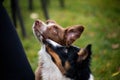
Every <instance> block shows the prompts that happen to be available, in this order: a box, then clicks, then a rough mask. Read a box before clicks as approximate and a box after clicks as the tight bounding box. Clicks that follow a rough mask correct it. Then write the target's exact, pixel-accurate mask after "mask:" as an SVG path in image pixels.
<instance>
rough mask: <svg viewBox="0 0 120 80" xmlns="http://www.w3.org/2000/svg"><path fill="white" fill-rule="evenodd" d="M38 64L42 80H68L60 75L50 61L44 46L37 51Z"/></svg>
mask: <svg viewBox="0 0 120 80" xmlns="http://www.w3.org/2000/svg"><path fill="white" fill-rule="evenodd" d="M39 64H41V75H42V79H43V80H70V79H67V78H66V77H65V76H63V75H62V73H61V72H60V70H59V69H58V67H57V66H56V65H55V64H54V62H53V61H52V59H51V56H50V55H49V54H48V53H47V51H46V49H45V46H44V45H43V46H42V47H41V50H40V51H39Z"/></svg>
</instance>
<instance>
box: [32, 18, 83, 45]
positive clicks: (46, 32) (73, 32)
mask: <svg viewBox="0 0 120 80" xmlns="http://www.w3.org/2000/svg"><path fill="white" fill-rule="evenodd" d="M83 30H84V27H83V26H80V25H75V26H71V27H68V28H62V27H61V26H60V25H58V24H57V23H56V22H55V21H53V20H47V22H46V23H44V22H43V21H41V20H36V21H35V22H34V24H33V32H34V34H35V36H36V37H37V38H38V39H39V41H40V42H41V41H43V39H51V40H53V41H55V42H57V43H59V44H61V45H65V46H69V45H71V44H72V43H73V42H74V41H75V40H76V39H78V38H79V37H80V35H81V33H82V32H83Z"/></svg>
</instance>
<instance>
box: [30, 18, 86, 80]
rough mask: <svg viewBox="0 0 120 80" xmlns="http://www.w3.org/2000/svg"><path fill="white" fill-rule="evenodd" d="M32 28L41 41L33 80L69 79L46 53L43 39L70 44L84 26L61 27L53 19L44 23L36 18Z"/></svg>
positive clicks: (64, 44)
mask: <svg viewBox="0 0 120 80" xmlns="http://www.w3.org/2000/svg"><path fill="white" fill-rule="evenodd" d="M32 28H33V33H34V35H35V36H36V38H37V39H38V40H39V41H40V43H41V50H40V51H39V52H38V54H39V63H38V68H37V69H36V71H35V80H41V79H42V80H71V79H69V78H67V77H66V76H64V75H63V73H62V72H61V71H60V70H62V67H61V68H60V69H59V68H58V67H57V65H56V64H55V63H54V62H53V61H52V57H51V56H50V55H49V54H48V52H47V47H46V45H45V44H44V41H45V39H51V40H53V41H55V42H57V43H58V44H60V45H63V46H70V45H71V44H72V43H73V42H74V41H75V40H76V39H78V38H79V37H80V35H81V34H82V32H83V30H84V27H83V26H81V25H75V26H71V27H68V28H62V27H61V26H60V25H58V24H57V23H56V22H55V21H53V20H48V21H47V22H46V23H44V22H43V21H41V20H36V21H35V22H34V24H33V27H32ZM58 65H59V64H58ZM63 70H64V69H63Z"/></svg>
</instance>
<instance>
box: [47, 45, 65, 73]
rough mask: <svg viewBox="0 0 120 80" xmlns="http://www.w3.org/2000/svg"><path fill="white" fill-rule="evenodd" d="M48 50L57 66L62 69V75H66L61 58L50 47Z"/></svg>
mask: <svg viewBox="0 0 120 80" xmlns="http://www.w3.org/2000/svg"><path fill="white" fill-rule="evenodd" d="M46 48H47V51H48V53H49V54H50V55H51V56H52V57H53V58H54V60H55V64H56V65H57V66H58V68H59V69H60V71H61V72H62V74H65V69H64V67H63V66H62V62H61V60H60V58H59V56H58V55H57V54H56V53H55V52H54V51H53V50H52V49H51V48H50V47H48V46H47V47H46Z"/></svg>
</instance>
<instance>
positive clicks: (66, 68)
mask: <svg viewBox="0 0 120 80" xmlns="http://www.w3.org/2000/svg"><path fill="white" fill-rule="evenodd" d="M70 67H71V66H70V63H69V62H68V61H66V62H65V70H66V71H67V70H68V69H70Z"/></svg>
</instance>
